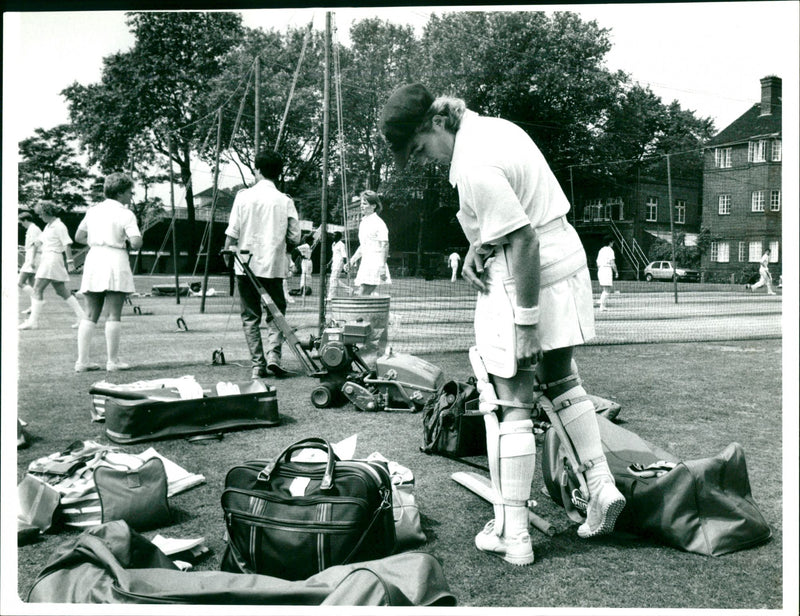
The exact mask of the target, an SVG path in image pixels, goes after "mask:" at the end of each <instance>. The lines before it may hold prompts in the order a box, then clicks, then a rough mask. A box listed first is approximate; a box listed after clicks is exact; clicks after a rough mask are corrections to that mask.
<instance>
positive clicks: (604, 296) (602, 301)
mask: <svg viewBox="0 0 800 616" xmlns="http://www.w3.org/2000/svg"><path fill="white" fill-rule="evenodd" d="M607 299H608V291H603V292H602V293H601V294H600V309H601V310H602V309H604V308H605V307H606V300H607Z"/></svg>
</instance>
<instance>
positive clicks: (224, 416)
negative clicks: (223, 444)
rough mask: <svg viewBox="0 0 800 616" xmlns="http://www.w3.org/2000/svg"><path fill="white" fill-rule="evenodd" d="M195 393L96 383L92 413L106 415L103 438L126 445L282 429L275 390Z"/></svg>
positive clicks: (242, 387) (258, 385)
mask: <svg viewBox="0 0 800 616" xmlns="http://www.w3.org/2000/svg"><path fill="white" fill-rule="evenodd" d="M134 385H135V384H134ZM198 388H199V389H200V390H201V392H202V393H200V392H198V397H195V398H182V397H181V392H180V391H178V389H177V388H169V387H158V388H153V389H146V388H138V387H131V388H128V387H126V386H125V385H112V384H110V383H95V384H94V385H93V386H92V387H91V388H90V390H89V393H90V394H92V396H93V405H94V408H95V413H96V412H97V410H98V406H99V407H101V408H102V409H103V410H104V412H103V415H104V419H105V430H106V436H108V438H109V439H111V440H112V441H114V442H115V443H121V444H125V445H127V444H130V443H141V442H144V441H154V440H160V439H168V438H180V437H190V436H197V435H202V434H214V433H219V432H230V431H233V430H246V429H249V428H266V427H271V426H277V425H278V424H280V416H279V415H278V397H277V393H276V390H275V388H274V387H272V386H269V385H266V384H264V383H263V382H261V381H259V380H254V381H248V382H246V383H227V384H226V383H220V384H218V385H217V387H216V388H207V389H204V388H201V387H199V385H198Z"/></svg>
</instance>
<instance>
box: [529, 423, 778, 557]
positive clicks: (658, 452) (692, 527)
mask: <svg viewBox="0 0 800 616" xmlns="http://www.w3.org/2000/svg"><path fill="white" fill-rule="evenodd" d="M597 423H598V427H599V428H600V438H601V440H602V443H603V451H604V453H605V455H606V458H607V460H608V466H609V468H610V469H611V472H612V474H613V475H614V481H615V482H616V484H617V488H618V489H619V490H620V492H622V494H623V495H624V496H625V499H626V501H627V503H626V505H625V509H623V510H622V513H621V514H620V516H619V518H618V519H617V523H616V527H615V529H616V530H621V531H627V532H630V533H633V534H636V535H640V536H643V537H647V538H650V539H653V540H654V541H657V542H659V543H664V544H666V545H670V546H672V547H675V548H678V549H681V550H685V551H687V552H695V553H697V554H705V555H708V556H720V555H722V554H728V553H730V552H735V551H738V550H743V549H746V548H749V547H752V546H755V545H758V544H761V543H764V542H765V541H767V540H768V539H769V538H770V537H771V536H772V531H771V530H770V527H769V525H768V524H767V522H766V521H765V520H764V517H763V516H762V515H761V512H760V511H759V509H758V506H757V505H756V503H755V501H754V500H753V496H752V494H751V491H750V481H749V478H748V475H747V465H746V463H745V458H744V451H743V450H742V447H741V445H739V444H738V443H731V444H730V445H728V446H727V447H726V448H725V449H724V450H723V451H722V452H720V453H719V454H717V455H715V456H712V457H709V458H701V459H699V460H684V461H681V460H678V459H677V458H676V457H675V456H674V455H672V454H670V453H668V452H666V451H664V450H663V449H660V448H658V447H656V446H655V445H652V444H651V443H648V442H647V441H645V440H644V439H643V438H641V437H640V436H638V435H637V434H635V433H633V432H631V431H630V430H626V429H625V428H623V427H621V426H618V425H615V424H614V423H612V422H610V421H609V420H607V419H606V418H605V417H602V416H600V415H598V417H597ZM542 475H543V477H544V483H545V487H546V488H547V491H548V493H549V494H550V497H551V498H552V499H553V500H554V501H555V502H556V503H558V504H559V505H561V506H562V507H565V509H566V510H567V512H568V513H570V514H571V515H570V517H572V518H573V519H575V517H574V516H575V514H576V510H575V508H574V507H573V506H572V502H570V495H571V494H572V492H573V490H575V489H576V488H577V487H578V481H577V479H576V478H575V475H574V473H573V472H572V469H571V468H570V467H569V463H568V462H567V461H566V459H565V456H564V455H563V453H562V452H561V451H560V442H559V438H558V435H557V434H556V433H555V430H553V429H552V428H550V429H549V430H548V431H547V432H546V434H545V439H544V447H543V452H542Z"/></svg>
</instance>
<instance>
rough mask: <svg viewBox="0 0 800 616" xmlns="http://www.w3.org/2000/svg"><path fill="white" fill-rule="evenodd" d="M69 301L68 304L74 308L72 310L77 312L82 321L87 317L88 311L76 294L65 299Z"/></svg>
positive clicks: (76, 314)
mask: <svg viewBox="0 0 800 616" xmlns="http://www.w3.org/2000/svg"><path fill="white" fill-rule="evenodd" d="M64 301H65V302H67V305H68V306H69V307H70V308H72V312H74V313H75V316H76V317H78V319H80V320H81V321H83V320H84V319H85V318H86V313H85V312H84V311H83V308H82V307H81V303H80V302H79V301H78V298H77V297H75V296H74V295H70V296H69V297H68V298H67V299H65V300H64Z"/></svg>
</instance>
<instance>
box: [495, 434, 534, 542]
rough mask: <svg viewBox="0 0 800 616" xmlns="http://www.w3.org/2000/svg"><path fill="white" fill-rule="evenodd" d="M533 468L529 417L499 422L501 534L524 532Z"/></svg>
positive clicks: (532, 444) (532, 447) (532, 445)
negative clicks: (502, 511)
mask: <svg viewBox="0 0 800 616" xmlns="http://www.w3.org/2000/svg"><path fill="white" fill-rule="evenodd" d="M535 468H536V441H535V440H534V437H533V422H532V421H531V420H530V419H524V420H518V421H504V422H501V423H500V492H501V493H502V495H503V501H504V504H503V509H504V517H505V523H504V527H503V534H504V535H506V536H514V535H518V534H519V533H520V532H522V531H526V532H527V531H528V499H529V498H530V496H531V484H532V483H533V474H534V469H535Z"/></svg>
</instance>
